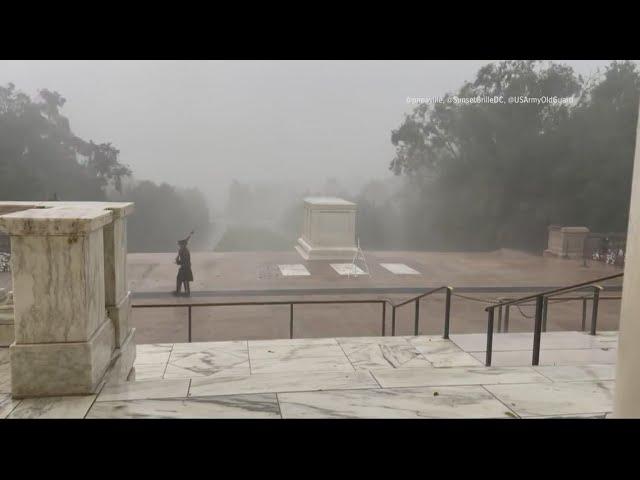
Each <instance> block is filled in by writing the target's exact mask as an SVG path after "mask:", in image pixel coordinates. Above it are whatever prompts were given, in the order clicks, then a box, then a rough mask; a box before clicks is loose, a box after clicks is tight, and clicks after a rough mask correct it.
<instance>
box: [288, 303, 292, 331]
mask: <svg viewBox="0 0 640 480" xmlns="http://www.w3.org/2000/svg"><path fill="white" fill-rule="evenodd" d="M289 338H293V303H290V304H289Z"/></svg>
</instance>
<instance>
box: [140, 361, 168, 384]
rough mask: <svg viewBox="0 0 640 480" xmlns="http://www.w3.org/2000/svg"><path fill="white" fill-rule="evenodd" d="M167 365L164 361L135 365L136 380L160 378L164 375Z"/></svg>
mask: <svg viewBox="0 0 640 480" xmlns="http://www.w3.org/2000/svg"><path fill="white" fill-rule="evenodd" d="M166 368H167V365H166V364H164V363H152V364H148V365H135V369H136V380H160V379H162V377H164V371H165V370H166Z"/></svg>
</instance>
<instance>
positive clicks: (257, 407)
mask: <svg viewBox="0 0 640 480" xmlns="http://www.w3.org/2000/svg"><path fill="white" fill-rule="evenodd" d="M87 418H280V409H279V407H278V401H277V399H276V395H275V394H273V393H271V394H256V395H224V396H219V397H195V398H185V399H163V400H131V401H119V402H96V403H95V404H94V406H93V408H91V411H90V412H89V414H88V415H87Z"/></svg>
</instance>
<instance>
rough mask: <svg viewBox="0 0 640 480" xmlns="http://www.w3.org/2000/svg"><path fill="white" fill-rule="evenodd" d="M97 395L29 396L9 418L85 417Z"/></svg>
mask: <svg viewBox="0 0 640 480" xmlns="http://www.w3.org/2000/svg"><path fill="white" fill-rule="evenodd" d="M95 398H96V396H95V395H87V396H77V397H41V398H28V399H25V400H22V401H20V403H19V404H18V405H17V406H16V407H15V408H14V409H13V411H12V412H11V413H10V414H9V417H8V418H84V416H85V415H86V413H87V411H88V410H89V408H90V407H91V405H92V404H93V402H94V400H95Z"/></svg>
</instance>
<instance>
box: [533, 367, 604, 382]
mask: <svg viewBox="0 0 640 480" xmlns="http://www.w3.org/2000/svg"><path fill="white" fill-rule="evenodd" d="M533 369H534V370H536V371H537V372H540V373H541V374H542V375H544V376H545V377H547V378H549V379H551V380H553V381H554V382H588V381H598V380H615V378H616V366H615V365H580V366H575V365H567V366H546V367H545V366H537V367H533Z"/></svg>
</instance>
